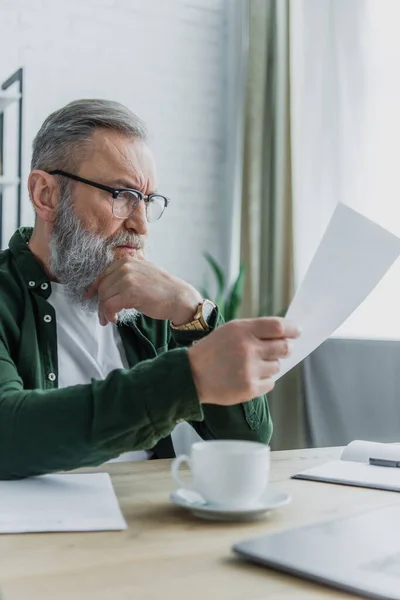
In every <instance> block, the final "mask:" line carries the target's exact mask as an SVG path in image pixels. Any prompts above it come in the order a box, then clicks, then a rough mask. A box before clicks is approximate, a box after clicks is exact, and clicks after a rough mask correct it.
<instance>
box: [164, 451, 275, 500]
mask: <svg viewBox="0 0 400 600" xmlns="http://www.w3.org/2000/svg"><path fill="white" fill-rule="evenodd" d="M182 463H187V464H188V466H189V469H190V471H191V474H192V482H191V483H186V482H185V481H182V479H181V477H180V474H179V468H180V466H181V464H182ZM269 464H270V449H269V446H265V445H264V444H260V443H258V442H246V441H238V440H216V441H214V440H213V441H205V442H196V443H195V444H193V445H192V447H191V456H190V457H188V456H186V455H185V454H181V455H180V456H178V457H177V458H175V460H174V461H173V462H172V465H171V470H172V476H173V478H174V480H175V481H176V483H177V484H178V485H179V487H183V488H186V489H190V490H194V491H195V492H197V493H198V494H200V495H201V496H202V497H203V498H204V500H206V501H207V502H210V503H212V504H215V505H221V506H222V505H225V506H234V507H236V506H237V507H246V506H249V505H251V504H253V503H256V502H257V501H258V500H260V498H261V496H262V495H263V493H264V492H265V490H266V488H267V485H268V477H269Z"/></svg>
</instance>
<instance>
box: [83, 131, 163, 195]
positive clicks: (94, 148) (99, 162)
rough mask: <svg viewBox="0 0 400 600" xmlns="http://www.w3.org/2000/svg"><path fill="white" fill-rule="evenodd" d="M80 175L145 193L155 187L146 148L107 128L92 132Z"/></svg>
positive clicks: (138, 141)
mask: <svg viewBox="0 0 400 600" xmlns="http://www.w3.org/2000/svg"><path fill="white" fill-rule="evenodd" d="M79 175H81V176H82V177H86V178H87V179H93V180H95V181H96V180H97V181H99V182H104V183H106V184H108V185H115V186H122V187H134V188H137V189H139V190H141V191H144V192H145V193H149V192H150V191H154V190H156V188H157V185H156V170H155V164H154V158H153V154H152V152H151V150H150V148H149V147H148V145H147V144H146V143H145V142H142V141H141V140H138V139H134V138H131V137H127V136H126V135H124V134H123V133H119V132H117V131H112V130H109V129H102V128H98V129H96V130H95V131H94V133H93V135H92V137H91V139H90V142H89V145H88V152H87V154H86V157H85V159H84V160H83V161H82V163H81V165H80V168H79ZM96 178H97V179H96Z"/></svg>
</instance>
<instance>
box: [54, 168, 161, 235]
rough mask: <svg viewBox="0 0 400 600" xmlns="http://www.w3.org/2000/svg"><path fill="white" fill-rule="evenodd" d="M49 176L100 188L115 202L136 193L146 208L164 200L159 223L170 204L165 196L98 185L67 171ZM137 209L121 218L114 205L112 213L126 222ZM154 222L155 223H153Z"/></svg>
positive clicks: (55, 172) (57, 170)
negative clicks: (125, 195) (150, 204)
mask: <svg viewBox="0 0 400 600" xmlns="http://www.w3.org/2000/svg"><path fill="white" fill-rule="evenodd" d="M49 175H61V176H62V177H68V178H69V179H73V180H74V181H79V182H80V183H85V184H86V185H90V186H92V187H95V188H98V189H99V190H104V191H105V192H108V193H109V194H111V196H112V197H113V199H114V200H115V199H116V198H118V195H119V194H120V193H121V192H134V193H135V194H137V195H138V196H139V201H140V200H143V201H144V202H145V204H146V206H148V205H149V203H150V202H151V199H152V198H163V200H164V208H163V211H162V213H161V215H160V216H159V217H158V219H156V221H159V220H160V219H161V217H162V216H163V214H164V211H165V209H166V208H167V206H168V204H169V203H170V199H169V198H167V196H163V195H162V194H148V195H147V196H146V194H143V192H141V191H139V190H135V188H113V187H110V186H108V185H103V184H102V183H97V182H96V181H91V180H90V179H84V177H79V176H78V175H73V174H72V173H68V172H67V171H61V170H60V169H56V170H55V171H49ZM136 208H137V205H136V206H134V207H133V209H132V212H130V213H129V215H128V216H127V217H119V216H118V215H116V214H114V203H113V206H112V211H113V215H114V217H115V218H116V219H121V220H125V219H129V217H130V216H131V215H132V214H133V213H134V212H135V210H136ZM146 219H147V221H149V219H148V218H147V210H146ZM150 222H151V221H149V223H150ZM153 222H155V221H153Z"/></svg>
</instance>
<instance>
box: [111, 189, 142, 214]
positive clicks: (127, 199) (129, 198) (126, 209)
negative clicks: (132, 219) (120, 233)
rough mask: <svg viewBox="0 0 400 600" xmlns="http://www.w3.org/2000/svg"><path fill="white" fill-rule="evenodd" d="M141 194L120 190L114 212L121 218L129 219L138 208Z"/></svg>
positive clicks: (115, 200) (115, 199)
mask: <svg viewBox="0 0 400 600" xmlns="http://www.w3.org/2000/svg"><path fill="white" fill-rule="evenodd" d="M139 202H140V196H139V195H138V194H135V192H120V193H119V194H118V196H117V197H116V198H114V202H113V214H114V216H115V217H118V218H119V219H127V218H128V217H129V216H130V215H131V214H132V213H133V211H134V210H135V208H137V206H138V204H139Z"/></svg>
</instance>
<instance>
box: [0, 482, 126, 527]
mask: <svg viewBox="0 0 400 600" xmlns="http://www.w3.org/2000/svg"><path fill="white" fill-rule="evenodd" d="M126 527H127V526H126V522H125V519H124V517H123V515H122V513H121V509H120V507H119V504H118V500H117V497H116V495H115V492H114V488H113V486H112V483H111V479H110V476H109V475H108V473H90V474H82V475H81V474H79V475H43V476H40V477H30V478H28V479H21V480H18V481H1V482H0V533H33V532H40V531H42V532H44V531H109V530H120V529H126Z"/></svg>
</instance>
